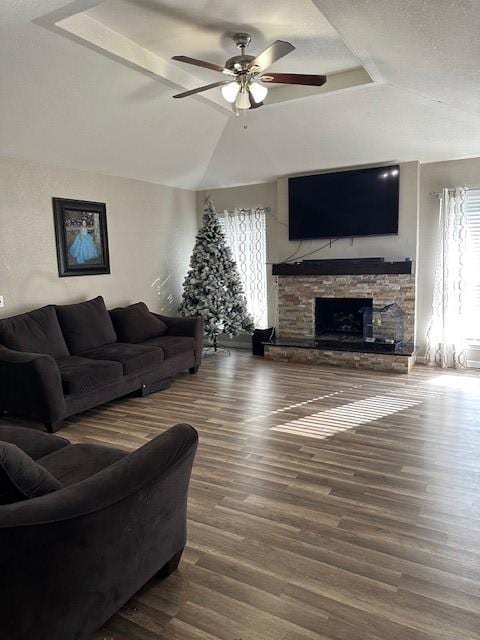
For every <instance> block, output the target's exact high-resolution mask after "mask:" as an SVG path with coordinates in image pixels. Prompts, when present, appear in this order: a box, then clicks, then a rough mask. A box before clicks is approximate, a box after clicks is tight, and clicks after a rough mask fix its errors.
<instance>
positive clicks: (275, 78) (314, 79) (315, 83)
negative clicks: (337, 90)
mask: <svg viewBox="0 0 480 640" xmlns="http://www.w3.org/2000/svg"><path fill="white" fill-rule="evenodd" d="M258 79H259V80H261V81H262V82H267V83H270V82H272V83H275V84H304V85H309V86H312V87H321V86H322V84H325V82H326V81H327V76H318V75H310V74H308V73H267V74H265V75H264V76H260V77H259V78H258Z"/></svg>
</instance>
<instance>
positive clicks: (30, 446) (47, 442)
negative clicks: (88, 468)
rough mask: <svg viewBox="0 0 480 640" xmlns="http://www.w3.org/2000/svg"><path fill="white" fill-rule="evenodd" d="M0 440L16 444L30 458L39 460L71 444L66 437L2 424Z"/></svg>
mask: <svg viewBox="0 0 480 640" xmlns="http://www.w3.org/2000/svg"><path fill="white" fill-rule="evenodd" d="M0 442H10V443H11V444H16V445H17V447H18V448H19V449H21V450H22V451H24V452H25V453H26V454H27V455H28V456H30V458H33V460H37V459H38V458H42V457H43V456H46V455H47V454H49V453H52V452H53V451H57V450H58V449H63V447H66V446H67V445H69V444H70V442H69V441H68V440H67V439H66V438H60V437H59V436H54V435H52V434H51V433H44V432H43V431H36V430H35V429H27V428H26V427H11V426H8V425H5V426H3V425H2V426H0Z"/></svg>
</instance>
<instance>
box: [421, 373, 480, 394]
mask: <svg viewBox="0 0 480 640" xmlns="http://www.w3.org/2000/svg"><path fill="white" fill-rule="evenodd" d="M428 384H431V385H433V386H435V387H446V388H447V389H456V390H458V391H469V392H472V391H473V392H477V393H480V377H479V376H468V375H465V374H463V373H457V374H455V373H452V374H445V375H441V376H437V377H436V378H433V379H432V380H429V381H428Z"/></svg>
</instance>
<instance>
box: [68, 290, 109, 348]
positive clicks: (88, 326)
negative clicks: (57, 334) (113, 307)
mask: <svg viewBox="0 0 480 640" xmlns="http://www.w3.org/2000/svg"><path fill="white" fill-rule="evenodd" d="M56 309H57V315H58V320H59V322H60V326H61V328H62V331H63V335H64V336H65V341H66V343H67V345H68V348H69V350H70V353H71V354H73V355H78V354H79V353H82V351H87V349H95V348H96V347H101V346H102V345H104V344H110V343H112V342H116V341H117V335H116V333H115V329H114V328H113V324H112V320H111V318H110V314H109V313H108V311H107V308H106V307H105V302H104V301H103V298H102V297H101V296H98V297H97V298H94V299H93V300H87V302H79V303H78V304H66V305H61V306H57V307H56Z"/></svg>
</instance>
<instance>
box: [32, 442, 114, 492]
mask: <svg viewBox="0 0 480 640" xmlns="http://www.w3.org/2000/svg"><path fill="white" fill-rule="evenodd" d="M126 455H127V453H126V452H125V451H121V450H120V449H113V448H111V447H104V446H101V445H98V444H73V445H71V446H70V447H66V448H65V449H60V450H59V451H54V452H53V453H51V454H49V455H47V456H45V457H44V458H41V459H40V460H39V461H38V464H40V465H42V467H44V468H45V469H46V470H47V471H48V472H49V473H51V474H52V475H53V476H55V478H57V480H59V481H60V482H61V483H62V485H63V486H65V487H70V486H71V485H73V484H75V483H77V482H81V481H82V480H86V479H87V478H89V477H90V476H93V475H94V474H95V473H98V471H101V470H102V469H105V468H106V467H109V466H110V465H111V464H113V463H114V462H117V460H120V459H121V458H124V457H125V456H126Z"/></svg>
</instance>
